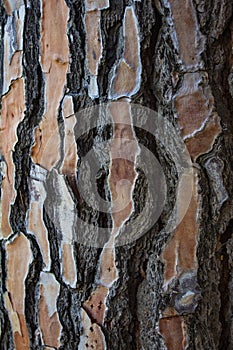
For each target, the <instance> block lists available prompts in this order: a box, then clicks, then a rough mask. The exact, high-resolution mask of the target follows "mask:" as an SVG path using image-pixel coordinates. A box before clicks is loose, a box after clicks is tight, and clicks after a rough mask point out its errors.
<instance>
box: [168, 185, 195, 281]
mask: <svg viewBox="0 0 233 350" xmlns="http://www.w3.org/2000/svg"><path fill="white" fill-rule="evenodd" d="M177 196H179V193H178V194H177ZM178 199H179V197H178ZM180 199H181V201H182V197H181V198H180ZM182 204H183V203H182V202H181V203H180V204H179V205H180V206H182ZM198 209H199V198H198V190H197V179H196V181H195V183H194V188H193V195H192V198H191V201H190V204H189V207H188V209H187V212H186V214H185V216H184V218H183V220H182V221H181V222H180V224H179V225H178V227H177V228H176V229H175V232H174V235H173V237H172V238H171V240H170V241H169V242H168V244H167V246H166V247H165V250H164V252H163V259H164V263H165V271H164V279H165V281H166V282H168V281H169V280H170V279H172V278H173V277H175V276H176V275H177V274H181V273H182V272H184V271H189V270H195V268H196V247H197V240H198V233H199V224H198V222H197V218H198Z"/></svg>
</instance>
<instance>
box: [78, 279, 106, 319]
mask: <svg viewBox="0 0 233 350" xmlns="http://www.w3.org/2000/svg"><path fill="white" fill-rule="evenodd" d="M107 295H108V288H106V287H104V286H98V287H97V289H96V290H95V291H94V292H93V293H92V294H91V296H90V298H89V299H88V300H87V301H85V302H84V304H83V308H84V309H85V310H86V311H87V313H88V315H89V316H90V318H91V319H92V321H93V322H95V323H98V324H99V325H101V324H103V322H104V315H105V310H106V305H105V303H106V297H107Z"/></svg>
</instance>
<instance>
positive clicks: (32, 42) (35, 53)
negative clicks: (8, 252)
mask: <svg viewBox="0 0 233 350" xmlns="http://www.w3.org/2000/svg"><path fill="white" fill-rule="evenodd" d="M39 23H40V2H39V1H35V2H33V6H31V7H30V8H29V7H27V8H26V14H25V26H24V33H23V37H24V41H23V42H24V48H23V51H24V56H23V76H24V77H25V84H26V88H25V100H26V101H25V104H26V111H25V114H24V119H23V121H22V122H21V123H20V124H19V126H18V128H17V137H18V142H17V144H16V145H15V150H14V152H13V161H14V164H15V189H16V191H17V196H16V199H15V203H14V204H13V206H12V207H11V214H10V224H11V227H12V230H13V232H15V233H19V232H20V231H21V232H24V233H26V224H25V219H26V213H27V210H28V206H29V201H30V194H29V188H28V177H29V174H30V167H31V159H30V156H29V154H30V149H31V146H32V144H33V129H34V128H35V126H37V125H38V123H39V121H40V120H41V118H42V115H43V111H44V99H43V98H44V79H43V74H42V70H41V67H40V63H39V40H40V24H39Z"/></svg>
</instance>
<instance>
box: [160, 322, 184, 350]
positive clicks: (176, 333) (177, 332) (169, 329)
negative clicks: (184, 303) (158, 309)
mask: <svg viewBox="0 0 233 350" xmlns="http://www.w3.org/2000/svg"><path fill="white" fill-rule="evenodd" d="M159 332H160V333H161V334H162V336H163V338H164V340H165V344H166V346H167V350H184V349H185V343H186V341H185V335H184V330H183V320H182V318H181V317H179V316H177V317H169V318H161V319H160V320H159Z"/></svg>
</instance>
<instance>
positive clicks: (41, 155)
mask: <svg viewBox="0 0 233 350" xmlns="http://www.w3.org/2000/svg"><path fill="white" fill-rule="evenodd" d="M51 13H52V15H51ZM68 14H69V11H68V7H67V5H66V3H65V1H63V0H59V1H55V0H52V1H43V2H42V25H41V64H42V68H43V71H44V72H45V79H46V112H45V115H44V116H43V120H42V122H41V123H40V125H39V127H37V129H36V130H35V144H34V146H33V148H32V153H31V156H32V159H33V161H34V162H35V163H37V164H40V165H41V166H43V167H44V168H46V169H48V170H51V169H52V168H53V167H54V166H55V165H56V163H57V162H58V160H59V157H60V134H59V129H58V123H57V114H58V108H59V105H60V101H61V99H62V96H63V90H64V87H65V83H66V74H67V70H68V62H69V46H68V38H67V34H66V27H67V21H68Z"/></svg>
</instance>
